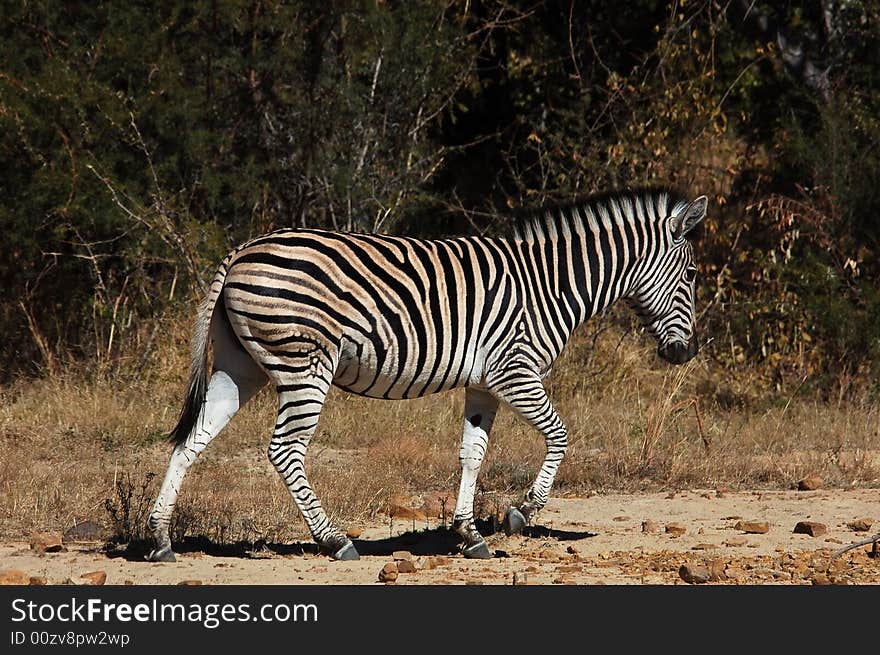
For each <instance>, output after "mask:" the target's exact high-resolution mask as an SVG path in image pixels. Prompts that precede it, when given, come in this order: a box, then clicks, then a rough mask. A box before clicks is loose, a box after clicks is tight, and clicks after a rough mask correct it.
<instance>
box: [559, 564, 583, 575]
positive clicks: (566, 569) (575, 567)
mask: <svg viewBox="0 0 880 655" xmlns="http://www.w3.org/2000/svg"><path fill="white" fill-rule="evenodd" d="M556 570H557V571H558V572H559V573H580V572H581V571H583V570H584V567H582V566H581V565H580V564H562V565H560V566H557V567H556Z"/></svg>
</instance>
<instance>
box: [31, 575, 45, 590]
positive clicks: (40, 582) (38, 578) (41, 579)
mask: <svg viewBox="0 0 880 655" xmlns="http://www.w3.org/2000/svg"><path fill="white" fill-rule="evenodd" d="M47 584H49V581H48V580H47V579H46V576H44V575H32V576H31V577H30V578H28V585H30V586H31V587H42V586H44V585H47Z"/></svg>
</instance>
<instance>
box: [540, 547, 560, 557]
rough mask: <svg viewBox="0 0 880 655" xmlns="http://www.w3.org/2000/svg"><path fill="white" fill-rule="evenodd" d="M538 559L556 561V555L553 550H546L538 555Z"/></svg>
mask: <svg viewBox="0 0 880 655" xmlns="http://www.w3.org/2000/svg"><path fill="white" fill-rule="evenodd" d="M538 557H540V558H541V559H556V553H554V552H553V551H552V550H547V549H546V548H545V549H544V550H542V551H541V552H540V553H538Z"/></svg>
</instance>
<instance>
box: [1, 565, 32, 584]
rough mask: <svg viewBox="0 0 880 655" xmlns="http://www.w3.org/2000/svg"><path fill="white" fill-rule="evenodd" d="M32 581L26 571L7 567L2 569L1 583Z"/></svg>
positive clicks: (26, 582)
mask: <svg viewBox="0 0 880 655" xmlns="http://www.w3.org/2000/svg"><path fill="white" fill-rule="evenodd" d="M29 582H30V576H28V574H27V573H25V572H24V571H19V570H17V569H6V570H3V571H0V585H26V584H28V583H29Z"/></svg>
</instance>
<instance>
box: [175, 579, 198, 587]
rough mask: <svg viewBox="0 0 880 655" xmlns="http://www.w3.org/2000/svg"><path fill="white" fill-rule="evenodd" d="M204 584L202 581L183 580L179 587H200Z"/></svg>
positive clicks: (178, 584)
mask: <svg viewBox="0 0 880 655" xmlns="http://www.w3.org/2000/svg"><path fill="white" fill-rule="evenodd" d="M203 584H204V583H203V582H202V581H201V580H181V581H180V582H178V583H177V586H179V587H199V586H201V585H203Z"/></svg>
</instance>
